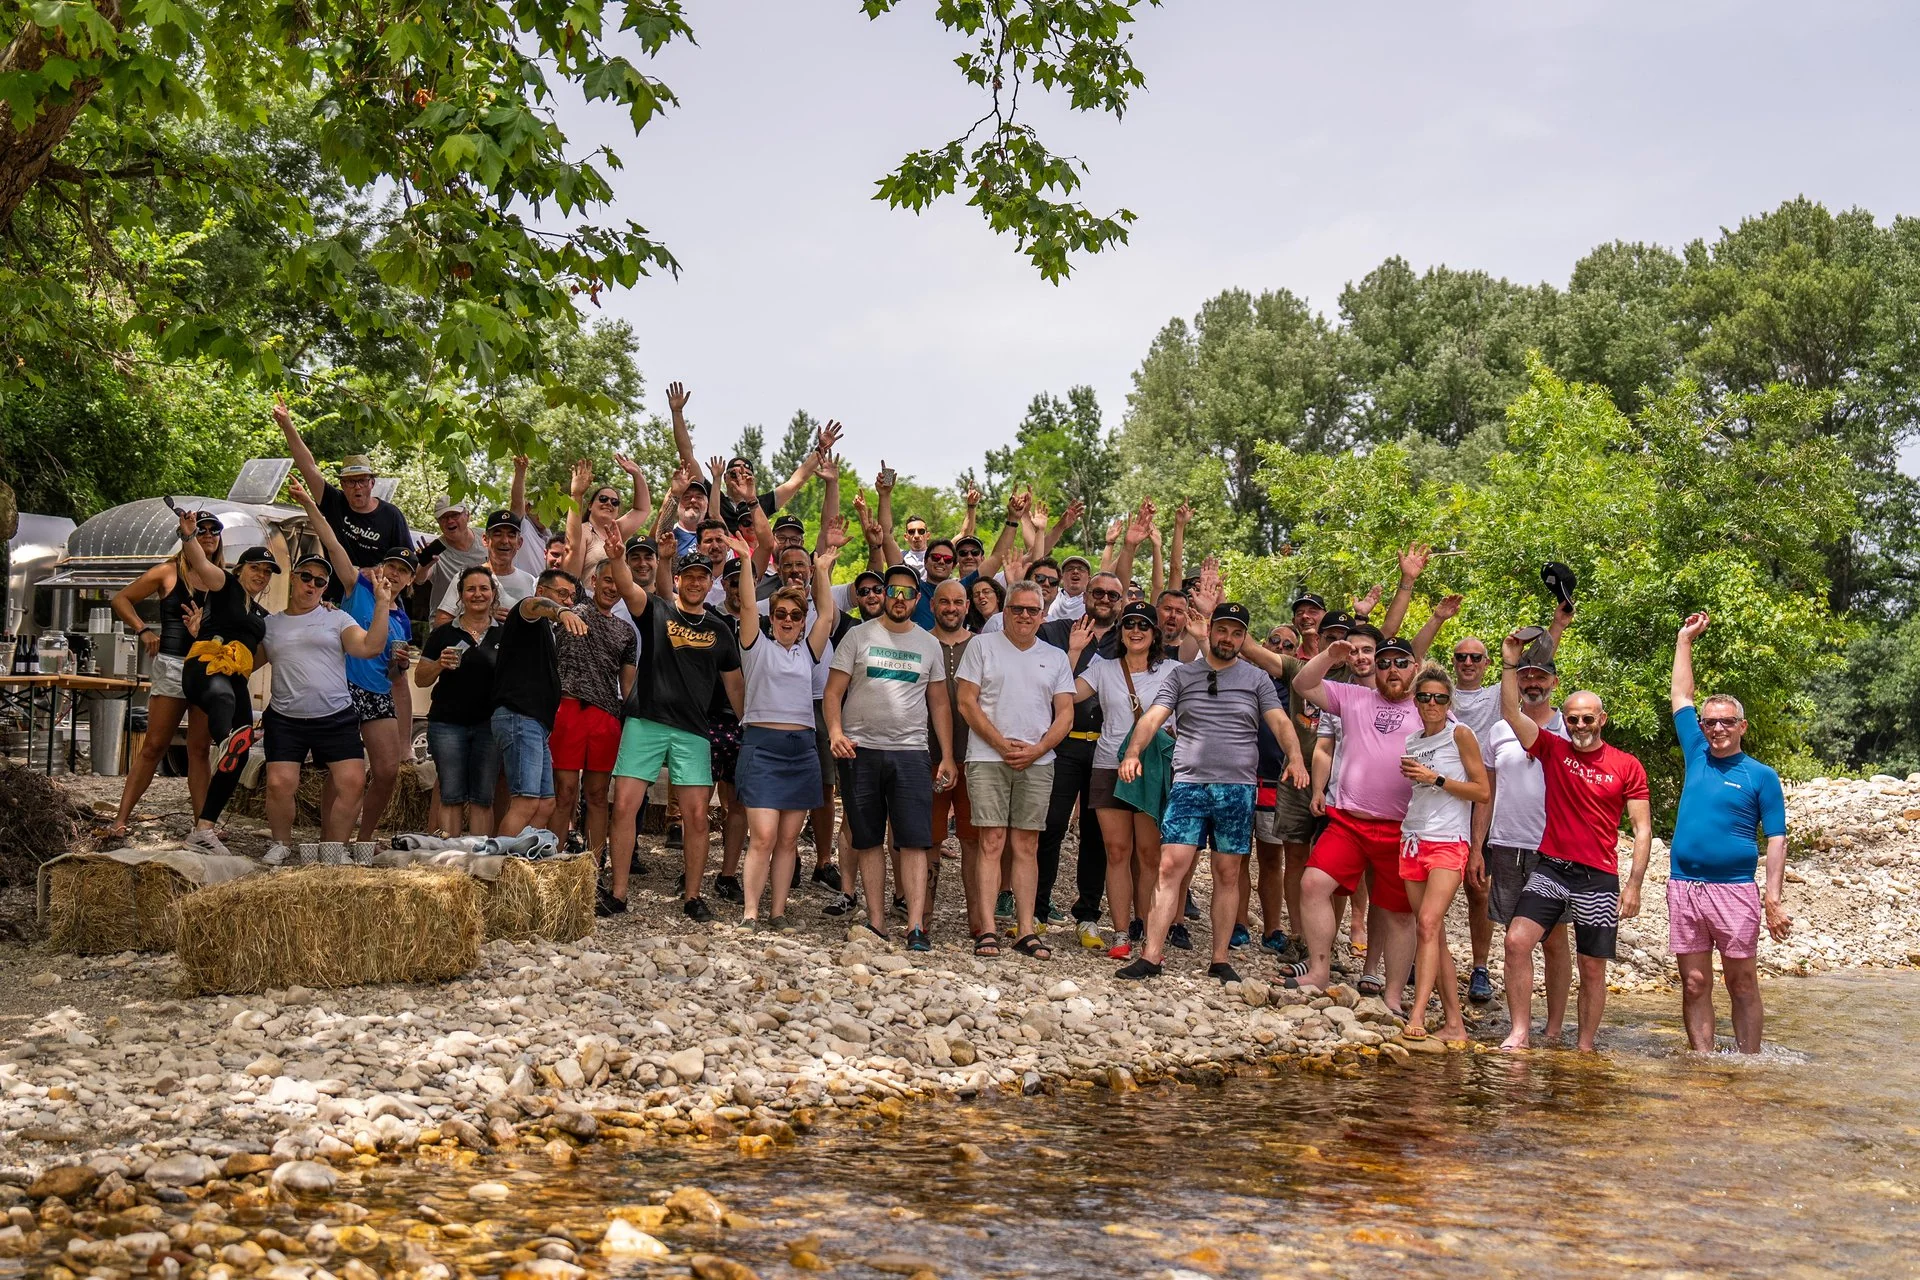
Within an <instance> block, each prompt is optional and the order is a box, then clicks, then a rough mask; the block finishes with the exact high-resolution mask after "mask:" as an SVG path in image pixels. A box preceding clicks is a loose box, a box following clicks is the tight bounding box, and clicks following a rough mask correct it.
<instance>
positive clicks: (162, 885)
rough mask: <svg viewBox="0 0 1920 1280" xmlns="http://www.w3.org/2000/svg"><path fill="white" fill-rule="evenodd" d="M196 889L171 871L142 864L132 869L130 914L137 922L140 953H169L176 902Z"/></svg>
mask: <svg viewBox="0 0 1920 1280" xmlns="http://www.w3.org/2000/svg"><path fill="white" fill-rule="evenodd" d="M199 888H200V886H199V885H196V884H194V883H193V882H192V881H191V880H188V879H187V878H186V877H185V876H183V875H181V874H180V873H179V872H178V871H175V870H174V869H173V868H172V867H169V866H167V865H166V864H164V863H160V862H143V863H141V864H140V865H139V866H137V867H135V868H134V869H133V910H134V916H135V918H136V919H137V920H138V921H139V926H140V942H139V947H138V949H139V950H141V951H171V950H173V938H174V932H175V931H176V930H177V929H178V927H179V918H178V915H177V912H178V910H179V906H180V900H181V899H182V898H184V897H186V896H187V895H188V894H190V893H196V892H198V891H199Z"/></svg>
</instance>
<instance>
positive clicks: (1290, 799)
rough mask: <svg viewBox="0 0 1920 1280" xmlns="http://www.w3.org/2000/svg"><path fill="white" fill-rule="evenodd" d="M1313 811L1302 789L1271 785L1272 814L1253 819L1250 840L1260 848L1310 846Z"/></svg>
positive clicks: (1263, 814)
mask: <svg viewBox="0 0 1920 1280" xmlns="http://www.w3.org/2000/svg"><path fill="white" fill-rule="evenodd" d="M1313 822H1314V818H1313V808H1312V805H1311V804H1310V803H1309V797H1308V792H1307V789H1306V788H1305V787H1294V786H1289V785H1287V784H1286V783H1285V782H1279V783H1275V784H1274V793H1273V811H1272V812H1271V813H1256V814H1255V815H1254V816H1253V836H1254V839H1256V840H1258V841H1260V842H1261V843H1262V844H1312V843H1313Z"/></svg>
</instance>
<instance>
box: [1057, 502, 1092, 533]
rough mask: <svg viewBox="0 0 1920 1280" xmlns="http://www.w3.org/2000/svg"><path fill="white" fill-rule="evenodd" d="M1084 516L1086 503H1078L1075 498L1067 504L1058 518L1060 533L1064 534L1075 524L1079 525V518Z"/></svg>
mask: <svg viewBox="0 0 1920 1280" xmlns="http://www.w3.org/2000/svg"><path fill="white" fill-rule="evenodd" d="M1085 514H1087V504H1086V503H1084V502H1082V501H1080V499H1078V498H1075V499H1074V500H1073V501H1072V502H1069V503H1068V504H1067V509H1066V510H1065V511H1064V512H1062V513H1061V516H1060V531H1061V532H1062V533H1065V532H1066V531H1067V530H1068V529H1071V528H1073V526H1075V525H1076V524H1079V523H1080V517H1081V516H1084V515H1085Z"/></svg>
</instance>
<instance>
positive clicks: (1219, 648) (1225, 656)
mask: <svg viewBox="0 0 1920 1280" xmlns="http://www.w3.org/2000/svg"><path fill="white" fill-rule="evenodd" d="M1207 652H1209V653H1211V654H1212V655H1213V656H1214V657H1216V658H1218V659H1220V661H1222V662H1229V661H1232V660H1233V659H1234V658H1236V657H1238V656H1239V654H1240V646H1239V645H1237V644H1212V645H1208V646H1207Z"/></svg>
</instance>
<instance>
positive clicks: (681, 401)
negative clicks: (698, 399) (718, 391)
mask: <svg viewBox="0 0 1920 1280" xmlns="http://www.w3.org/2000/svg"><path fill="white" fill-rule="evenodd" d="M691 399H693V396H692V395H691V394H690V393H689V392H688V391H687V389H686V387H684V386H682V385H681V384H680V383H678V382H669V383H668V384H667V408H668V409H670V410H672V411H673V412H674V413H675V414H678V413H679V412H680V411H681V410H682V409H685V408H686V407H687V401H689V400H691Z"/></svg>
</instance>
